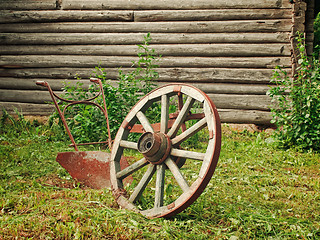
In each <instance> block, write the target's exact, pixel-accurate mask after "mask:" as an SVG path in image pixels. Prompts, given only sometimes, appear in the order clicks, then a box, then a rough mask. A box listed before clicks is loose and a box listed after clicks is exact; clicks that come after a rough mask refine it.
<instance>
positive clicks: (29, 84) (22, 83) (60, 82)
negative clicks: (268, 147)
mask: <svg viewBox="0 0 320 240" xmlns="http://www.w3.org/2000/svg"><path fill="white" fill-rule="evenodd" d="M37 81H46V82H48V83H49V84H50V87H51V88H52V89H53V90H55V91H60V90H61V88H62V87H64V86H65V85H66V84H67V83H68V84H71V85H72V86H76V83H77V82H79V83H81V84H83V85H82V87H83V88H87V87H88V86H89V85H90V84H91V83H90V81H89V80H88V79H82V80H78V79H74V80H68V81H66V80H65V79H50V78H49V79H44V78H38V79H28V78H1V79H0V89H15V90H43V91H47V90H46V88H44V87H40V86H38V85H36V82H37ZM111 84H112V85H113V86H116V85H117V81H112V82H111ZM166 84H168V82H158V83H157V85H158V86H163V85H166ZM192 85H193V86H195V87H197V88H199V89H201V90H202V91H204V92H205V93H220V94H251V95H266V92H267V91H268V90H269V89H270V87H269V85H270V84H268V85H267V84H237V83H192Z"/></svg>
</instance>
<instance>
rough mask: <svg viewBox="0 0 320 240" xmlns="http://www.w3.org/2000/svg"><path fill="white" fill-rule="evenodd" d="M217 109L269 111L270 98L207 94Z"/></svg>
mask: <svg viewBox="0 0 320 240" xmlns="http://www.w3.org/2000/svg"><path fill="white" fill-rule="evenodd" d="M208 96H209V97H210V98H211V99H212V101H213V102H214V104H215V105H216V107H217V108H224V109H247V110H262V111H269V107H270V106H271V98H270V97H269V96H266V95H234V94H208Z"/></svg>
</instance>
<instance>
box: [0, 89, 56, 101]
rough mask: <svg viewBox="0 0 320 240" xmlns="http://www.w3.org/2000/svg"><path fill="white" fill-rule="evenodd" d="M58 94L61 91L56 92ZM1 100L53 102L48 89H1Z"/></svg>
mask: <svg viewBox="0 0 320 240" xmlns="http://www.w3.org/2000/svg"><path fill="white" fill-rule="evenodd" d="M56 93H57V94H59V93H61V92H56ZM0 101H2V102H19V103H45V102H52V99H51V97H50V94H49V92H48V91H35V90H32V91H27V90H8V89H5V90H4V89H0Z"/></svg>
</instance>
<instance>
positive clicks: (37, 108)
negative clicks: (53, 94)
mask: <svg viewBox="0 0 320 240" xmlns="http://www.w3.org/2000/svg"><path fill="white" fill-rule="evenodd" d="M3 108H4V109H6V111H7V112H8V113H9V114H11V115H15V114H16V110H17V111H18V112H19V113H22V114H23V115H24V116H49V115H51V114H52V113H54V111H55V107H54V106H53V105H51V104H32V103H17V102H0V110H2V109H3ZM1 115H2V111H0V116H1Z"/></svg>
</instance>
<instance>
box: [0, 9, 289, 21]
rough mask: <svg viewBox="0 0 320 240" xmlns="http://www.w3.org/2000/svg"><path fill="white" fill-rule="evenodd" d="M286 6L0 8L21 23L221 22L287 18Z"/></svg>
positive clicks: (2, 17) (6, 17)
mask: <svg viewBox="0 0 320 240" xmlns="http://www.w3.org/2000/svg"><path fill="white" fill-rule="evenodd" d="M291 17H292V12H291V10H290V9H279V10H277V9H237V10H236V11H235V10H234V9H218V10H217V9H215V10H179V11H177V10H153V11H132V10H123V11H119V10H118V11H117V10H109V11H106V10H93V11H86V10H82V11H77V10H76V11H73V10H70V11H63V10H56V11H12V10H4V11H3V12H2V13H1V15H0V22H1V23H22V22H25V23H27V22H77V21H79V22H91V21H92V22H95V21H97V22H101V21H104V22H106V21H133V20H134V21H136V22H155V21H194V20H195V19H197V21H225V20H259V19H284V18H287V19H289V18H291Z"/></svg>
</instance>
